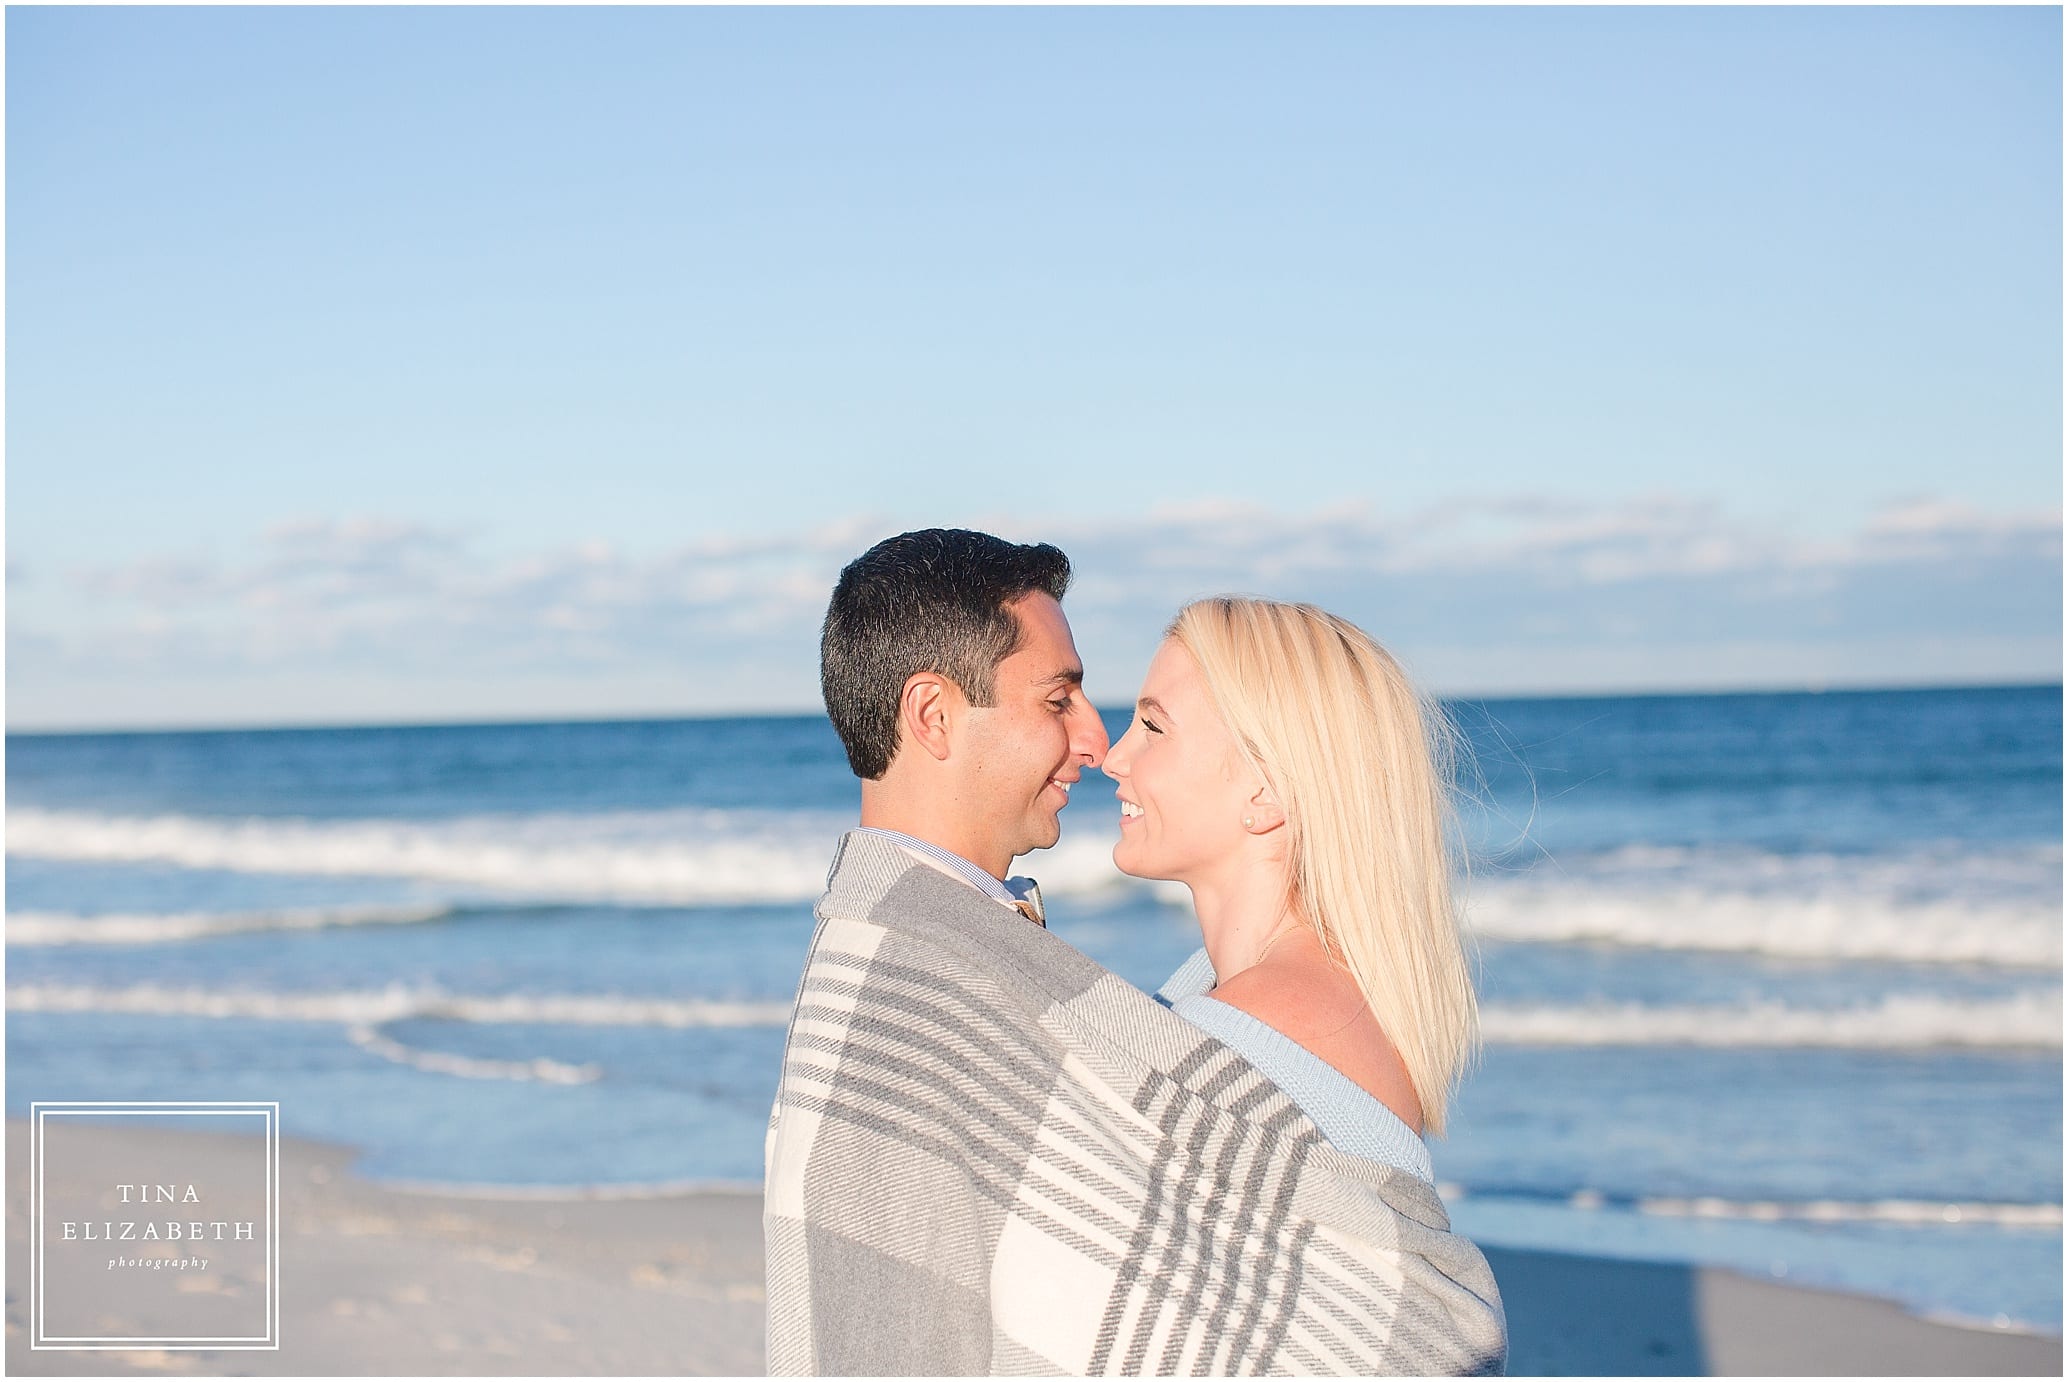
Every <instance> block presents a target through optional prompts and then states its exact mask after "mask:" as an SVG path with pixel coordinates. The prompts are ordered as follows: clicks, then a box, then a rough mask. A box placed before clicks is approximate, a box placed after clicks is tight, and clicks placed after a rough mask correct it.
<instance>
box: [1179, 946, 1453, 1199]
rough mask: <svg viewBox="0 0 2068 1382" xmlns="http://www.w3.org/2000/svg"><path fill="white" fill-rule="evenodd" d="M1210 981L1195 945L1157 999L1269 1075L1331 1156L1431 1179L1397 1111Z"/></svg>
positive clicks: (1421, 1150) (1424, 1153) (1208, 963)
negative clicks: (1216, 993) (1216, 991)
mask: <svg viewBox="0 0 2068 1382" xmlns="http://www.w3.org/2000/svg"><path fill="white" fill-rule="evenodd" d="M1214 983H1215V976H1214V967H1213V961H1212V960H1210V959H1208V958H1207V954H1206V950H1205V949H1204V948H1203V947H1202V948H1201V949H1199V950H1197V951H1194V952H1193V955H1192V958H1191V959H1189V960H1187V961H1185V963H1183V964H1182V965H1179V966H1178V972H1177V973H1175V974H1173V975H1171V976H1170V978H1168V979H1166V980H1164V982H1163V987H1162V988H1160V989H1158V990H1157V991H1156V999H1157V1001H1158V1002H1160V1003H1162V1004H1164V1005H1165V1006H1166V1007H1168V1008H1169V1009H1170V1010H1171V1011H1172V1012H1174V1013H1176V1014H1177V1015H1178V1016H1180V1017H1182V1018H1184V1019H1185V1020H1186V1021H1187V1022H1190V1023H1191V1024H1192V1025H1193V1026H1195V1027H1198V1028H1200V1029H1201V1030H1203V1031H1204V1032H1206V1033H1207V1035H1209V1036H1211V1037H1213V1038H1215V1039H1216V1040H1218V1041H1219V1042H1220V1043H1221V1044H1222V1045H1224V1046H1226V1047H1228V1048H1229V1049H1231V1050H1233V1051H1235V1052H1236V1053H1237V1054H1238V1055H1240V1056H1241V1057H1242V1058H1243V1059H1244V1060H1246V1061H1248V1062H1249V1063H1250V1064H1251V1065H1254V1066H1255V1067H1256V1068H1257V1069H1258V1070H1261V1071H1262V1072H1263V1073H1264V1074H1266V1075H1268V1076H1269V1077H1270V1078H1271V1083H1273V1084H1275V1085H1277V1086H1278V1087H1279V1088H1280V1089H1282V1090H1284V1091H1285V1092H1286V1094H1287V1095H1288V1096H1290V1097H1291V1099H1292V1101H1293V1102H1294V1103H1296V1104H1298V1105H1299V1106H1300V1111H1301V1112H1302V1113H1304V1114H1306V1115H1307V1116H1308V1117H1309V1118H1312V1119H1313V1120H1314V1125H1315V1126H1316V1127H1318V1128H1320V1129H1321V1132H1322V1135H1323V1136H1325V1137H1327V1138H1328V1140H1329V1141H1330V1142H1331V1143H1332V1144H1334V1146H1335V1148H1336V1150H1337V1151H1342V1152H1348V1153H1349V1154H1350V1155H1352V1156H1361V1157H1363V1158H1365V1159H1366V1160H1368V1161H1379V1162H1384V1163H1385V1164H1386V1165H1388V1166H1398V1167H1399V1168H1400V1169H1401V1170H1403V1171H1406V1172H1408V1173H1409V1174H1410V1175H1414V1176H1418V1177H1420V1178H1421V1179H1422V1180H1425V1181H1429V1182H1430V1183H1432V1184H1433V1183H1434V1182H1435V1180H1436V1173H1435V1171H1434V1169H1433V1168H1432V1167H1431V1166H1430V1164H1429V1149H1428V1148H1427V1147H1425V1146H1423V1145H1422V1139H1421V1138H1419V1137H1417V1136H1416V1135H1415V1130H1414V1129H1413V1128H1410V1127H1409V1126H1408V1125H1407V1124H1405V1123H1403V1122H1401V1121H1400V1115H1399V1114H1397V1113H1395V1112H1394V1111H1393V1110H1392V1109H1389V1108H1387V1107H1386V1106H1385V1105H1384V1104H1383V1103H1381V1102H1379V1100H1377V1099H1376V1098H1373V1097H1372V1095H1371V1094H1370V1093H1368V1092H1367V1091H1366V1090H1365V1089H1364V1087H1363V1086H1362V1085H1360V1084H1358V1083H1357V1082H1356V1081H1355V1080H1353V1079H1351V1078H1350V1077H1349V1076H1348V1075H1345V1074H1344V1073H1343V1072H1342V1071H1340V1070H1338V1069H1336V1068H1335V1067H1334V1066H1333V1065H1330V1064H1329V1063H1328V1062H1327V1061H1325V1060H1323V1059H1322V1058H1321V1057H1319V1056H1317V1055H1315V1054H1314V1053H1313V1052H1312V1051H1309V1050H1308V1049H1307V1048H1306V1047H1304V1046H1302V1045H1300V1044H1299V1043H1298V1042H1297V1041H1294V1040H1293V1039H1292V1038H1291V1037H1289V1036H1287V1035H1285V1033H1283V1032H1281V1031H1279V1030H1278V1029H1277V1028H1275V1027H1273V1026H1271V1024H1269V1023H1268V1022H1262V1021H1259V1020H1258V1019H1256V1018H1254V1017H1251V1016H1250V1015H1249V1014H1248V1013H1246V1012H1244V1011H1243V1010H1242V1009H1240V1008H1237V1007H1233V1006H1231V1005H1229V1004H1227V1003H1223V1002H1222V1001H1221V1000H1220V999H1218V998H1209V997H1207V996H1206V995H1207V994H1208V993H1209V992H1211V991H1212V989H1213V986H1214Z"/></svg>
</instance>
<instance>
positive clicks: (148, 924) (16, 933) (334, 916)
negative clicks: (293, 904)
mask: <svg viewBox="0 0 2068 1382" xmlns="http://www.w3.org/2000/svg"><path fill="white" fill-rule="evenodd" d="M456 911H457V909H456V908H453V907H449V906H443V905H440V906H428V907H303V908H283V909H279V910H275V911H264V912H221V913H210V912H171V913H165V914H162V915H159V914H148V913H146V914H131V913H109V914H107V915H102V916H72V915H69V914H67V913H63V912H14V913H10V914H9V916H8V918H7V933H6V934H7V943H8V944H9V945H34V946H56V945H172V944H177V943H179V942H181V941H192V940H204V939H207V938H209V937H211V936H234V935H240V934H244V933H247V932H253V931H320V930H324V929H327V928H329V927H338V926H410V925H415V924H418V923H421V922H428V921H443V920H445V919H447V918H448V917H451V916H453V915H454V914H455V912H456Z"/></svg>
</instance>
